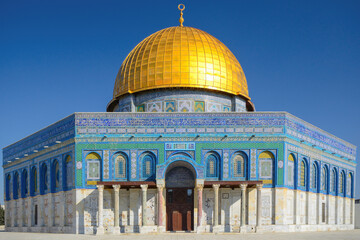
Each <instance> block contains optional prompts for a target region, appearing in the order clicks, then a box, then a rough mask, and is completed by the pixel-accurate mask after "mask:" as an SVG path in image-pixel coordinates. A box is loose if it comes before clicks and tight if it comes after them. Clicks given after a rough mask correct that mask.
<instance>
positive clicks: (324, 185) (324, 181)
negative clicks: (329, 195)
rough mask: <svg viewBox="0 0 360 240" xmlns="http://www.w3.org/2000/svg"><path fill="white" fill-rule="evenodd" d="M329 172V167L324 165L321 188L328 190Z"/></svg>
mask: <svg viewBox="0 0 360 240" xmlns="http://www.w3.org/2000/svg"><path fill="white" fill-rule="evenodd" d="M327 186H328V172H327V168H326V167H323V168H322V170H321V190H323V191H327V190H328V187H327Z"/></svg>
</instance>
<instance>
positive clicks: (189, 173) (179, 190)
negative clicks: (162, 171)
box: [165, 161, 195, 231]
mask: <svg viewBox="0 0 360 240" xmlns="http://www.w3.org/2000/svg"><path fill="white" fill-rule="evenodd" d="M186 165H189V166H186ZM189 168H190V169H189ZM194 175H195V170H194V169H193V168H192V166H191V165H190V164H188V163H186V162H182V161H179V162H175V163H173V164H172V165H171V166H169V168H168V171H167V173H166V177H165V184H166V230H167V231H192V230H194V186H195V176H194Z"/></svg>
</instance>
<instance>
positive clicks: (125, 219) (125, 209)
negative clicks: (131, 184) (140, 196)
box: [119, 189, 130, 226]
mask: <svg viewBox="0 0 360 240" xmlns="http://www.w3.org/2000/svg"><path fill="white" fill-rule="evenodd" d="M129 196H130V191H128V190H126V189H120V194H119V197H120V200H119V211H120V213H119V214H120V218H119V220H120V226H127V225H129V216H130V215H129V209H130V204H129Z"/></svg>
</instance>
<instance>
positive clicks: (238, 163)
mask: <svg viewBox="0 0 360 240" xmlns="http://www.w3.org/2000/svg"><path fill="white" fill-rule="evenodd" d="M231 165H232V173H233V177H238V178H244V179H247V178H248V157H247V155H246V153H244V152H243V151H238V152H235V153H234V154H233V155H232V156H231Z"/></svg>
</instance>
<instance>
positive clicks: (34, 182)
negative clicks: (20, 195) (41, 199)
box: [30, 167, 38, 195]
mask: <svg viewBox="0 0 360 240" xmlns="http://www.w3.org/2000/svg"><path fill="white" fill-rule="evenodd" d="M37 192H38V176H37V170H36V167H32V168H31V181H30V194H31V195H34V194H35V193H37Z"/></svg>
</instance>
